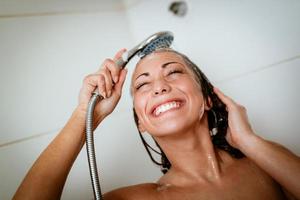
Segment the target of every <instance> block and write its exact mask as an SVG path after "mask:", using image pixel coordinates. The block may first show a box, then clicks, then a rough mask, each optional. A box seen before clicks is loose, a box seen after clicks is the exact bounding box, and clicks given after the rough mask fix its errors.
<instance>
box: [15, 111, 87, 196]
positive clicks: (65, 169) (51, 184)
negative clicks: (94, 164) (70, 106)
mask: <svg viewBox="0 0 300 200" xmlns="http://www.w3.org/2000/svg"><path fill="white" fill-rule="evenodd" d="M84 128H85V116H84V115H83V113H82V111H80V109H76V110H75V111H74V113H73V114H72V116H71V118H70V119H69V121H68V122H67V124H66V125H65V127H64V128H63V129H62V131H61V132H60V133H59V134H58V135H57V136H56V137H55V139H54V140H53V141H52V142H51V143H50V144H49V146H48V147H47V148H46V149H45V150H44V151H43V153H42V154H41V155H40V157H39V158H38V159H37V160H36V162H35V163H34V164H33V166H32V167H31V169H30V170H29V172H28V173H27V175H26V177H25V179H24V180H23V182H22V183H21V185H20V187H19V188H18V190H17V192H16V194H15V196H14V198H13V199H59V198H60V196H61V193H62V190H63V186H64V184H65V181H66V178H67V175H68V173H69V171H70V169H71V166H72V165H73V162H74V161H75V159H76V157H77V155H78V153H79V152H80V150H81V148H82V146H83V144H84V141H85V139H84Z"/></svg>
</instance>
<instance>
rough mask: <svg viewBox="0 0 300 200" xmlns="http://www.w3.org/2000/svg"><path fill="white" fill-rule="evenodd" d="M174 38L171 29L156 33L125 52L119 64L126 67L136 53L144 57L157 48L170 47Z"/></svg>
mask: <svg viewBox="0 0 300 200" xmlns="http://www.w3.org/2000/svg"><path fill="white" fill-rule="evenodd" d="M173 40H174V36H173V33H172V32H170V31H162V32H158V33H155V34H153V35H151V36H150V37H148V38H147V39H145V40H144V41H142V42H141V43H140V44H138V45H137V46H135V47H134V48H132V49H130V50H129V51H128V52H127V54H124V56H123V57H122V59H119V60H117V61H116V63H117V65H119V66H120V67H122V68H124V67H125V66H126V64H127V63H128V62H129V61H130V59H131V58H133V56H135V55H136V54H137V55H138V56H139V57H140V58H143V57H144V56H146V55H148V54H150V53H152V52H154V51H155V50H157V49H161V48H168V47H170V46H171V44H172V42H173Z"/></svg>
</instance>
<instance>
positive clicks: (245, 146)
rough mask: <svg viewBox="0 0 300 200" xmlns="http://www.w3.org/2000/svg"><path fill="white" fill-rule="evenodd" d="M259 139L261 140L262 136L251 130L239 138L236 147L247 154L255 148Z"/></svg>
mask: <svg viewBox="0 0 300 200" xmlns="http://www.w3.org/2000/svg"><path fill="white" fill-rule="evenodd" d="M260 140H263V138H261V137H259V136H258V135H256V134H255V133H254V132H252V131H251V132H249V133H248V134H245V135H243V137H241V138H240V140H239V142H238V149H239V150H241V151H242V152H243V153H244V154H246V155H247V154H249V153H251V151H252V150H255V149H256V146H257V144H258V142H259V141H260Z"/></svg>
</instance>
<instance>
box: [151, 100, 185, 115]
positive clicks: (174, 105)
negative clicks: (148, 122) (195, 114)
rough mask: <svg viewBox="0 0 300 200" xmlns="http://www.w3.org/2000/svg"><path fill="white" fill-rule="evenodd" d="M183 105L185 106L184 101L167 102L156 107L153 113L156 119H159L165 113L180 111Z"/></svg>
mask: <svg viewBox="0 0 300 200" xmlns="http://www.w3.org/2000/svg"><path fill="white" fill-rule="evenodd" d="M182 105H183V101H182V100H170V101H167V102H165V103H161V104H159V105H157V106H154V108H153V111H152V115H153V116H155V117H158V116H160V115H162V114H164V113H165V112H168V111H170V110H175V109H178V108H180V107H181V106H182Z"/></svg>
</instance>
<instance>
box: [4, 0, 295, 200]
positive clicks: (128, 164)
mask: <svg viewBox="0 0 300 200" xmlns="http://www.w3.org/2000/svg"><path fill="white" fill-rule="evenodd" d="M12 2H14V3H15V6H16V5H19V4H18V1H17V0H14V1H12ZM28 2H29V1H28ZM53 2H55V3H56V6H51V5H53V4H51V3H50V4H49V5H50V6H49V5H48V6H45V5H43V6H42V7H38V6H36V4H33V2H31V4H32V7H30V2H29V4H26V10H25V11H26V12H25V11H24V10H23V11H24V12H25V13H27V14H26V15H20V16H18V15H17V14H18V13H22V7H20V6H19V7H18V8H15V9H14V8H13V7H12V6H13V5H14V4H13V3H11V4H10V5H9V6H10V7H9V9H8V8H7V9H6V10H5V9H3V6H2V9H0V12H2V13H0V44H1V45H0V92H1V104H0V110H1V112H0V120H1V126H0V163H1V170H0V199H10V198H11V197H12V195H13V193H14V192H15V190H16V188H17V186H18V185H19V183H20V181H21V180H22V178H23V177H24V175H25V174H26V172H27V170H28V169H29V167H30V166H31V165H32V163H33V162H34V160H35V159H36V158H37V156H38V155H39V154H40V153H41V151H42V150H43V149H44V148H45V147H46V146H47V144H48V143H49V142H50V141H51V139H52V138H53V137H54V136H55V135H56V134H57V133H58V132H59V130H60V128H61V127H62V126H63V125H64V124H65V122H66V121H67V119H68V117H69V116H70V114H71V113H72V110H73V109H74V107H75V106H76V103H77V96H78V92H79V89H80V86H81V82H82V79H83V77H84V76H85V75H87V74H89V73H92V72H94V71H95V70H96V69H97V68H98V67H99V65H100V64H101V62H102V60H103V59H104V58H106V57H110V56H112V55H113V54H114V53H115V51H116V50H118V49H120V48H122V47H127V48H130V47H132V46H134V45H135V44H136V43H137V42H140V41H141V40H143V39H144V38H145V37H147V36H148V35H150V34H152V33H154V32H156V31H161V30H170V31H173V32H174V35H175V42H174V48H175V49H176V50H178V51H181V52H184V53H186V54H187V55H188V56H189V57H190V58H191V59H192V60H193V61H194V62H195V63H197V64H198V65H199V66H201V69H202V70H203V71H204V72H205V73H206V74H207V76H208V77H209V78H210V79H211V80H212V82H213V83H215V85H217V86H219V87H220V88H221V89H223V90H224V92H225V93H227V94H228V95H230V96H231V97H232V98H234V99H235V100H236V101H238V102H240V103H241V104H243V105H245V106H246V107H247V110H248V113H249V118H250V120H251V122H252V126H253V128H254V129H255V130H256V131H257V132H258V133H259V134H261V135H262V136H264V137H266V138H268V139H272V140H274V141H277V142H280V143H282V144H284V145H286V146H287V147H289V148H290V149H291V150H293V151H294V152H296V153H298V154H299V153H300V145H299V142H298V141H300V136H299V134H297V131H298V128H297V124H298V123H297V119H299V118H300V110H299V107H300V104H299V101H298V99H299V97H300V96H299V94H298V93H297V91H299V90H300V88H299V87H300V83H299V79H298V74H299V73H300V66H299V65H300V62H299V60H300V59H299V58H300V39H299V35H300V24H299V19H300V13H299V12H298V11H299V10H300V3H299V2H297V1H288V2H287V1H271V0H264V1H258V0H257V1H256V0H255V1H247V2H244V1H243V2H237V1H207V0H206V1H204V0H201V1H196V0H189V1H187V3H188V9H189V10H188V14H187V15H186V16H185V17H184V18H179V17H176V16H173V15H172V14H171V13H170V12H168V6H169V3H170V2H171V1H170V0H167V1H158V0H155V1H133V0H132V1H129V0H126V1H120V3H121V6H120V3H119V4H116V3H112V4H111V5H110V4H109V3H107V2H106V4H105V5H104V6H105V7H102V9H101V6H100V7H99V4H97V6H94V7H93V6H91V5H89V6H83V4H82V2H80V1H75V2H74V5H72V6H73V7H72V6H71V7H72V8H73V11H76V12H70V10H71V11H72V9H70V7H69V6H70V5H69V4H68V3H66V2H65V1H60V2H61V5H62V6H61V7H60V6H57V5H59V2H58V1H53ZM48 3H49V2H48ZM90 3H91V4H92V3H93V1H91V2H90ZM94 3H95V2H94ZM34 5H35V6H34ZM40 5H41V4H40ZM6 6H7V5H6ZM33 7H34V8H33ZM57 8H60V10H58V11H59V13H57V12H55V11H57ZM80 8H82V9H80ZM92 8H97V9H98V10H97V9H96V10H97V12H96V11H95V10H93V9H92ZM125 8H126V9H125ZM47 9H48V10H47ZM64 9H65V10H67V11H68V12H65V13H64V12H63V10H64ZM88 10H92V12H86V11H88ZM8 11H9V12H8ZM33 11H34V12H37V11H40V15H39V14H37V15H33V16H29V15H28V13H30V12H33ZM47 11H49V12H50V11H51V12H52V13H51V12H50V13H48V14H47ZM83 11H84V12H83ZM24 12H23V14H24ZM9 13H13V15H12V16H10V17H8V16H9V15H8V14H9ZM37 13H39V12H37ZM41 13H44V14H43V15H41ZM45 13H46V14H45ZM1 16H2V17H1ZM5 16H6V17H5ZM133 65H134V64H132V63H131V64H130V65H129V66H128V68H129V71H132V68H133ZM128 85H129V80H128V79H127V80H126V83H125V88H124V95H123V96H122V99H121V102H120V103H119V105H118V107H117V109H116V110H115V111H114V113H113V114H112V115H111V116H109V117H108V118H107V119H106V120H105V121H104V122H103V124H102V125H101V126H100V127H99V129H98V130H97V133H96V145H97V146H96V149H97V155H98V156H97V158H98V163H99V168H100V170H101V171H102V172H103V173H102V176H101V179H102V180H103V184H102V185H103V186H102V187H103V189H104V191H108V190H111V189H113V188H116V187H120V186H124V185H130V184H136V183H140V182H147V181H154V180H156V179H157V177H159V176H160V172H159V169H157V168H156V167H155V166H154V165H153V164H152V163H151V161H150V159H149V158H148V155H147V154H146V152H145V151H144V149H143V146H142V144H141V142H140V141H139V140H140V139H139V138H138V135H137V131H136V128H135V127H134V123H133V119H132V113H131V108H132V105H131V99H130V96H129V91H128V90H129V89H128V88H129V86H128ZM28 137H29V138H28ZM30 137H32V138H30ZM26 138H28V139H27V140H26ZM22 139H25V140H24V141H22ZM62 199H92V191H91V186H90V179H89V172H88V166H87V162H86V153H85V149H83V151H82V152H81V154H80V155H79V157H78V159H77V160H76V162H75V164H74V166H73V168H72V170H71V172H70V175H69V177H68V180H67V183H66V186H65V189H64V192H63V196H62Z"/></svg>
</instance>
